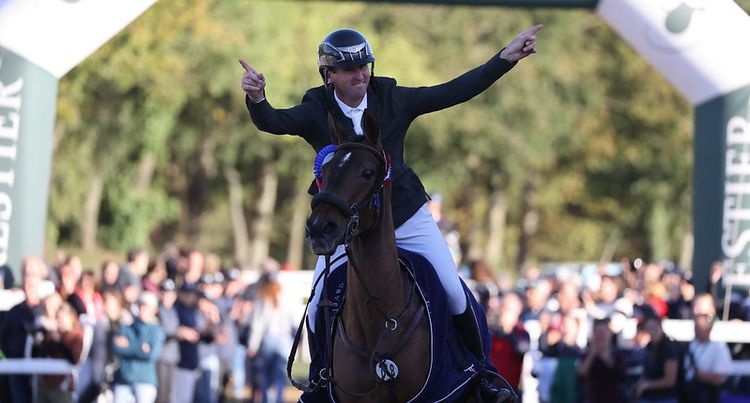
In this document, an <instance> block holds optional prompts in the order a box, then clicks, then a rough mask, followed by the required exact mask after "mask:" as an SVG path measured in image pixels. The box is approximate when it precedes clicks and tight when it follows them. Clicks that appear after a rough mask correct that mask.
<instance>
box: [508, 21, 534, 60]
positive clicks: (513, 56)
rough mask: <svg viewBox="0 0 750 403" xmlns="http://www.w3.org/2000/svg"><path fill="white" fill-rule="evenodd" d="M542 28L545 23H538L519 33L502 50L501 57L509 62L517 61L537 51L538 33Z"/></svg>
mask: <svg viewBox="0 0 750 403" xmlns="http://www.w3.org/2000/svg"><path fill="white" fill-rule="evenodd" d="M542 28H544V25H542V24H538V25H534V26H533V27H531V28H529V29H527V30H526V31H523V32H521V33H520V34H518V36H516V37H515V38H513V40H512V41H510V43H509V44H508V46H506V47H505V49H503V51H502V52H500V57H501V58H503V59H505V60H507V61H509V62H517V61H519V60H521V59H523V58H524V57H526V56H528V55H530V54H532V53H536V33H537V32H539V31H540V30H541V29H542Z"/></svg>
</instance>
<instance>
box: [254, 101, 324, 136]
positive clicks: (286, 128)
mask: <svg viewBox="0 0 750 403" xmlns="http://www.w3.org/2000/svg"><path fill="white" fill-rule="evenodd" d="M309 93H310V92H309V91H308V94H309ZM308 94H305V97H304V98H303V99H302V103H300V104H299V105H296V106H293V107H291V108H287V109H276V108H274V107H273V106H272V105H271V104H270V103H269V102H268V99H267V98H264V99H263V100H261V101H260V102H257V103H255V102H253V101H251V100H250V98H249V97H247V96H245V105H246V106H247V110H248V112H250V118H251V119H252V121H253V123H254V124H255V126H256V127H257V128H258V130H262V131H264V132H268V133H272V134H293V135H302V133H303V131H304V130H305V128H306V127H310V121H311V119H310V116H311V106H312V105H311V102H310V100H309V95H308Z"/></svg>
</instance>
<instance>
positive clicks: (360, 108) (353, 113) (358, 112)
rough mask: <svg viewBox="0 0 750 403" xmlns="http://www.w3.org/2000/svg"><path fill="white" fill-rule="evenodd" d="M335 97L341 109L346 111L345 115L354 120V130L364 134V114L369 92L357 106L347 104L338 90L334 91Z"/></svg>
mask: <svg viewBox="0 0 750 403" xmlns="http://www.w3.org/2000/svg"><path fill="white" fill-rule="evenodd" d="M333 97H334V98H335V99H336V103H337V104H339V108H341V111H342V112H344V116H346V117H348V118H349V119H351V120H352V123H353V124H354V132H355V133H357V134H358V135H360V136H361V135H363V134H364V132H363V131H362V114H363V113H364V111H365V109H367V93H365V96H364V98H362V102H360V103H359V105H357V107H356V108H352V107H351V106H349V105H347V104H345V103H344V102H343V101H342V100H341V99H339V96H338V95H337V94H336V91H334V92H333Z"/></svg>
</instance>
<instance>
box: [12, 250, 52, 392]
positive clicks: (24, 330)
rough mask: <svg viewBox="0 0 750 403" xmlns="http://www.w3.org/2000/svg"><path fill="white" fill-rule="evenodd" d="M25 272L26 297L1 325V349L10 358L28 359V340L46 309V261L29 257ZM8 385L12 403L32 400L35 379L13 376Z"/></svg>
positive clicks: (23, 279) (23, 267) (24, 290)
mask: <svg viewBox="0 0 750 403" xmlns="http://www.w3.org/2000/svg"><path fill="white" fill-rule="evenodd" d="M21 270H22V276H23V277H22V280H21V281H22V287H23V292H24V295H25V297H26V298H25V300H24V301H23V302H21V303H19V304H17V305H15V306H14V307H12V308H11V309H10V310H9V311H8V313H7V314H6V315H5V317H4V318H3V322H2V324H1V325H0V350H2V351H3V354H5V356H6V357H8V358H24V357H25V356H26V342H27V339H28V337H29V336H31V335H32V334H33V333H34V331H35V327H36V325H35V323H36V320H37V317H39V316H40V315H41V310H42V305H41V303H42V295H41V293H40V291H41V290H42V289H43V288H44V286H43V284H44V281H45V273H46V271H47V268H46V267H45V265H44V262H43V261H42V260H41V259H39V258H37V257H26V258H24V259H23V262H22V266H21ZM50 285H51V284H50ZM8 382H9V383H8V387H9V392H10V400H11V401H13V402H30V401H32V397H31V393H32V392H31V390H32V388H31V376H29V375H9V376H8Z"/></svg>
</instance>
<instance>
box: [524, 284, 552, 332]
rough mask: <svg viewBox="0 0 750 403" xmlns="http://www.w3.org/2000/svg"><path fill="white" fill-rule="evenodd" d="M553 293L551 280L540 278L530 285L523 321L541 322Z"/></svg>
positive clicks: (527, 291)
mask: <svg viewBox="0 0 750 403" xmlns="http://www.w3.org/2000/svg"><path fill="white" fill-rule="evenodd" d="M551 293H552V283H551V282H550V280H549V279H546V278H538V279H536V280H534V281H532V282H530V283H529V286H528V288H527V289H526V309H524V311H523V313H522V314H521V321H522V322H526V321H529V320H539V318H540V316H541V315H542V311H543V310H544V307H545V305H546V304H547V301H548V300H549V297H550V295H551Z"/></svg>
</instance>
